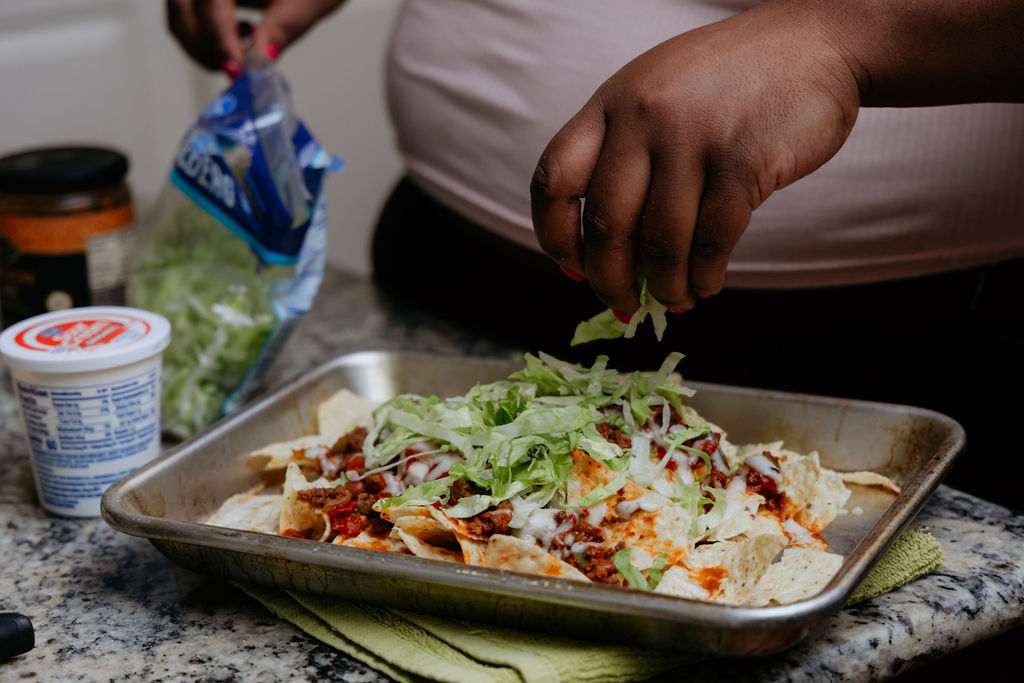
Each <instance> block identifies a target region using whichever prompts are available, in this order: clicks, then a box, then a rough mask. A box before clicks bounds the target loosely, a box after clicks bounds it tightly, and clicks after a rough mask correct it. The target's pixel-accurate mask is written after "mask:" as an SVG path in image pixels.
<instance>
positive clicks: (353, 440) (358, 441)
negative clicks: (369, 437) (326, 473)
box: [330, 427, 366, 455]
mask: <svg viewBox="0 0 1024 683" xmlns="http://www.w3.org/2000/svg"><path fill="white" fill-rule="evenodd" d="M365 440H366V427H356V428H355V429H353V430H352V431H350V432H349V433H348V434H345V435H344V436H342V437H341V438H340V439H338V440H337V441H335V442H334V445H333V446H331V448H330V454H331V455H348V454H350V453H362V452H363V442H364V441H365Z"/></svg>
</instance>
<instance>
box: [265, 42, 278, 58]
mask: <svg viewBox="0 0 1024 683" xmlns="http://www.w3.org/2000/svg"><path fill="white" fill-rule="evenodd" d="M279 54H281V48H279V47H278V46H277V45H274V44H273V43H267V56H268V57H270V58H271V59H277V56H278V55H279Z"/></svg>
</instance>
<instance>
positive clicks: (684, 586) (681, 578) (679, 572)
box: [654, 565, 711, 600]
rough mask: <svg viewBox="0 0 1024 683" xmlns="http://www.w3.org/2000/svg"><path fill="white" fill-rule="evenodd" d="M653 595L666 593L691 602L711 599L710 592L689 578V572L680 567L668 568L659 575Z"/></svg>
mask: <svg viewBox="0 0 1024 683" xmlns="http://www.w3.org/2000/svg"><path fill="white" fill-rule="evenodd" d="M654 592H655V593H666V594H668V595H676V596H679V597H681V598H690V599H692V600H708V599H710V598H711V591H709V590H708V589H707V588H705V587H704V586H702V585H701V583H699V582H698V581H695V580H693V579H692V578H690V572H689V571H687V569H686V567H683V566H682V565H676V566H674V567H669V568H668V569H666V570H665V573H664V574H662V575H661V581H660V582H659V583H658V586H657V587H656V588H655V589H654Z"/></svg>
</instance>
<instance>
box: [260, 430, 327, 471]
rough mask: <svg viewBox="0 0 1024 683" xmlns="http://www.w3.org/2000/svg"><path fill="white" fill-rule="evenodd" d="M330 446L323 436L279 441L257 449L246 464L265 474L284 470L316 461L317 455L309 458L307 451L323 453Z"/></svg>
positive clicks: (312, 435)
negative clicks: (309, 461)
mask: <svg viewBox="0 0 1024 683" xmlns="http://www.w3.org/2000/svg"><path fill="white" fill-rule="evenodd" d="M332 443H333V442H332ZM330 446H331V443H327V442H326V441H325V440H324V437H322V436H321V435H319V434H307V435H306V436H300V437H297V438H294V439H289V440H288V441H279V442H277V443H272V444H267V445H266V446H263V447H262V448H257V449H256V450H254V451H252V452H251V453H249V455H247V456H245V464H246V465H247V466H249V467H251V468H252V469H254V470H262V471H264V472H270V471H273V470H283V469H285V468H286V467H288V463H291V462H298V461H301V460H315V459H316V454H315V453H310V454H309V455H308V456H307V455H306V453H305V452H306V450H307V449H316V450H317V451H320V452H323V451H326V450H327V449H328V448H330Z"/></svg>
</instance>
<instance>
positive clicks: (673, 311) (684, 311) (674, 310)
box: [666, 306, 688, 313]
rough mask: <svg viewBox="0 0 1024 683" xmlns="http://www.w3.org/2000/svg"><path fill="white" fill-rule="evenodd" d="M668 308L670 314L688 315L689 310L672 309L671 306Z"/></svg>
mask: <svg viewBox="0 0 1024 683" xmlns="http://www.w3.org/2000/svg"><path fill="white" fill-rule="evenodd" d="M666 308H667V309H668V311H669V313H686V311H687V310H688V309H686V308H672V307H671V306H666Z"/></svg>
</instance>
